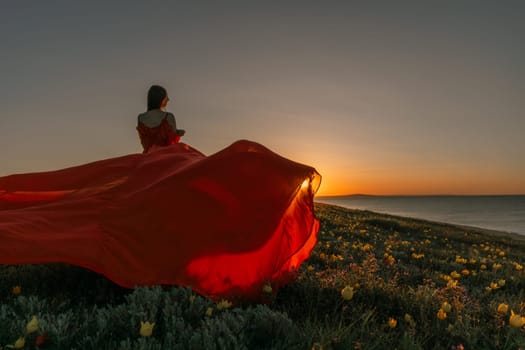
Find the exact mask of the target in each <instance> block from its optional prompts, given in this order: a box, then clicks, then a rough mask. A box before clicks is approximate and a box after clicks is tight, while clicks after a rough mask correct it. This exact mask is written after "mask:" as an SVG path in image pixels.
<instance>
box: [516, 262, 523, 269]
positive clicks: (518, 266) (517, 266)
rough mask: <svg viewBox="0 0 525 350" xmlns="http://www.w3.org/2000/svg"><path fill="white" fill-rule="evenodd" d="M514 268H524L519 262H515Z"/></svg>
mask: <svg viewBox="0 0 525 350" xmlns="http://www.w3.org/2000/svg"><path fill="white" fill-rule="evenodd" d="M514 268H515V269H516V270H517V271H521V270H523V265H520V264H518V263H515V264H514Z"/></svg>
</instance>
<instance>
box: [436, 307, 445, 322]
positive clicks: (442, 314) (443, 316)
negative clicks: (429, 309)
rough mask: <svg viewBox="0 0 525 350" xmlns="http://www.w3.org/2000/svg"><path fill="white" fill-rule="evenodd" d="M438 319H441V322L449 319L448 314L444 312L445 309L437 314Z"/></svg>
mask: <svg viewBox="0 0 525 350" xmlns="http://www.w3.org/2000/svg"><path fill="white" fill-rule="evenodd" d="M437 318H439V319H440V320H441V321H443V320H444V319H445V318H447V313H446V312H445V311H443V309H439V311H438V313H437Z"/></svg>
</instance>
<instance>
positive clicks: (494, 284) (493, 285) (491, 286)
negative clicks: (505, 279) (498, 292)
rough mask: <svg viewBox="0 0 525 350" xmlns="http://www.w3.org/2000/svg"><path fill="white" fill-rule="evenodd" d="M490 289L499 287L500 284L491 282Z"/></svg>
mask: <svg viewBox="0 0 525 350" xmlns="http://www.w3.org/2000/svg"><path fill="white" fill-rule="evenodd" d="M489 287H490V289H498V288H499V286H498V284H497V283H496V282H490V285H489Z"/></svg>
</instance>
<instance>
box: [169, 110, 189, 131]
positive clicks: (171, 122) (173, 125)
mask: <svg viewBox="0 0 525 350" xmlns="http://www.w3.org/2000/svg"><path fill="white" fill-rule="evenodd" d="M166 119H167V120H168V124H169V125H170V126H171V129H172V130H173V132H174V133H175V135H179V136H182V135H184V134H185V133H186V131H185V130H182V129H177V123H176V122H175V116H174V115H173V114H172V113H168V116H167V118H166Z"/></svg>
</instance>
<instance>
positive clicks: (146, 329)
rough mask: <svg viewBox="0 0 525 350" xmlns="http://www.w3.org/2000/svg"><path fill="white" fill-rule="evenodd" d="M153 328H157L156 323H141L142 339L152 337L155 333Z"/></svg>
mask: <svg viewBox="0 0 525 350" xmlns="http://www.w3.org/2000/svg"><path fill="white" fill-rule="evenodd" d="M153 327H155V322H153V323H150V322H144V321H140V335H141V336H142V337H151V333H153Z"/></svg>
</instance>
